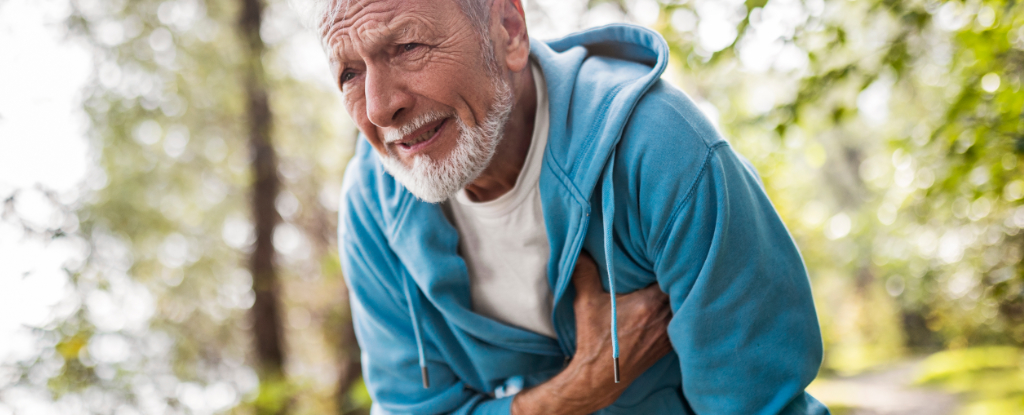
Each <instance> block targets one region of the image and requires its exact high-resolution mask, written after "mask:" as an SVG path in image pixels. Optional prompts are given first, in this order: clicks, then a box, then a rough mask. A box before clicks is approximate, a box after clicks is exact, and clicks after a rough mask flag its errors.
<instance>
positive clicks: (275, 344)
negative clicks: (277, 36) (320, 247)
mask: <svg viewBox="0 0 1024 415" xmlns="http://www.w3.org/2000/svg"><path fill="white" fill-rule="evenodd" d="M240 1H241V15H240V16H239V21H238V26H239V31H240V32H241V36H242V48H243V59H244V62H243V82H244V83H245V94H246V103H247V104H246V105H247V106H246V112H247V120H246V121H247V123H248V133H249V150H250V152H251V157H252V165H251V168H252V180H253V183H252V214H253V222H254V227H255V233H256V242H255V247H254V249H253V251H252V256H251V257H250V258H249V271H250V272H251V273H252V289H253V292H254V293H255V294H256V301H255V302H254V303H253V305H252V309H251V310H250V318H251V319H252V334H253V337H254V341H255V346H256V347H255V348H256V357H257V360H258V362H257V366H258V367H257V369H258V371H259V376H260V380H261V382H267V383H274V382H279V381H281V380H283V375H284V370H283V366H284V351H283V349H282V328H281V308H280V300H279V290H280V284H279V282H278V276H277V270H276V268H275V264H274V243H273V237H274V227H275V226H276V225H277V224H278V222H279V221H280V216H279V215H278V213H277V209H276V207H275V201H276V200H277V193H278V190H279V188H280V186H281V182H280V179H279V177H278V175H277V164H278V163H277V153H276V152H275V150H274V146H273V143H272V142H271V137H270V128H271V112H270V104H269V102H268V101H267V81H266V73H265V71H264V68H263V59H262V58H263V51H264V45H263V39H261V38H260V26H261V24H262V14H263V2H262V0H240ZM272 406H274V407H276V408H278V409H276V410H268V409H269V408H258V410H259V411H260V412H261V413H263V412H266V413H284V412H285V410H284V409H280V408H285V407H286V406H287V405H272Z"/></svg>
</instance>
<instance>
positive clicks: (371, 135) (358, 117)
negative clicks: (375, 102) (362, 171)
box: [342, 91, 381, 147]
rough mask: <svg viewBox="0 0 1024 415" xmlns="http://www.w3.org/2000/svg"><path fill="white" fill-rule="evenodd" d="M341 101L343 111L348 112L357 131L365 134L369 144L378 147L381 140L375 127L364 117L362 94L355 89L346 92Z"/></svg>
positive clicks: (364, 104) (364, 102)
mask: <svg viewBox="0 0 1024 415" xmlns="http://www.w3.org/2000/svg"><path fill="white" fill-rule="evenodd" d="M360 92H361V91H360ZM342 102H343V103H344V104H345V112H348V116H349V117H350V118H352V121H353V122H355V123H356V127H358V128H359V131H361V132H362V133H363V134H364V135H366V138H367V139H368V140H369V141H370V144H372V145H373V146H374V147H379V146H380V143H381V140H380V139H379V135H378V134H377V127H376V126H375V125H373V123H371V122H370V119H369V118H367V117H366V101H365V100H364V99H363V97H362V94H360V93H356V91H353V92H350V93H346V94H345V96H344V98H343V100H342Z"/></svg>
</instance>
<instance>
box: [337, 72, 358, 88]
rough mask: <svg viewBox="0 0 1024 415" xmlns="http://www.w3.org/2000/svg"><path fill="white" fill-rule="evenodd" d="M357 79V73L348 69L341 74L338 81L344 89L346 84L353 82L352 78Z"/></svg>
mask: <svg viewBox="0 0 1024 415" xmlns="http://www.w3.org/2000/svg"><path fill="white" fill-rule="evenodd" d="M355 77H356V73H355V72H353V71H351V70H348V69H346V70H344V71H342V72H341V76H339V77H338V81H339V82H340V83H341V85H342V87H344V86H345V82H347V81H351V80H352V78H355Z"/></svg>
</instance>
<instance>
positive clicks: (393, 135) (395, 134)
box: [384, 111, 453, 144]
mask: <svg viewBox="0 0 1024 415" xmlns="http://www.w3.org/2000/svg"><path fill="white" fill-rule="evenodd" d="M451 116H453V114H449V113H443V112H438V111H431V112H428V113H426V114H422V115H420V116H418V117H416V118H414V119H413V120H412V121H409V122H408V123H406V124H405V125H403V126H401V127H399V128H397V129H394V130H390V131H388V132H385V133H384V142H385V143H388V144H390V143H394V142H397V141H401V140H402V139H403V138H405V136H407V135H409V134H412V132H413V131H416V130H418V129H419V128H420V127H423V126H424V125H427V124H430V123H432V122H434V121H437V120H440V119H442V118H447V117H451Z"/></svg>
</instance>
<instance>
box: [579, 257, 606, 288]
mask: <svg viewBox="0 0 1024 415" xmlns="http://www.w3.org/2000/svg"><path fill="white" fill-rule="evenodd" d="M572 285H573V286H575V287H576V296H578V297H587V296H592V295H602V294H604V287H602V286H601V276H600V274H599V273H598V272H597V263H596V262H594V258H592V257H591V256H590V254H588V253H587V251H580V257H579V259H577V260H576V268H575V269H574V270H573V271H572Z"/></svg>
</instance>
